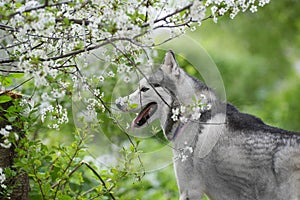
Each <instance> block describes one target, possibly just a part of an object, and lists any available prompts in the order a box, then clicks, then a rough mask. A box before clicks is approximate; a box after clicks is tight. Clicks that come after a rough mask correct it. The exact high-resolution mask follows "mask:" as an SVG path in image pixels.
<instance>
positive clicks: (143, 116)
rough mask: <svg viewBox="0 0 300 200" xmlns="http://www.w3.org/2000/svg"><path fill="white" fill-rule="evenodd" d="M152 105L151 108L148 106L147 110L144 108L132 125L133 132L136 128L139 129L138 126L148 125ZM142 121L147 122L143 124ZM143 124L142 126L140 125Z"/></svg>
mask: <svg viewBox="0 0 300 200" xmlns="http://www.w3.org/2000/svg"><path fill="white" fill-rule="evenodd" d="M151 107H152V106H151V105H150V106H147V107H146V108H144V109H143V110H142V111H141V112H140V113H139V114H138V116H137V117H136V118H135V119H134V120H133V122H132V125H131V128H132V130H134V128H135V127H138V126H141V125H143V124H144V123H146V121H147V119H148V117H147V116H148V115H149V112H150V110H151ZM142 120H145V122H141V121H142ZM140 123H142V124H140Z"/></svg>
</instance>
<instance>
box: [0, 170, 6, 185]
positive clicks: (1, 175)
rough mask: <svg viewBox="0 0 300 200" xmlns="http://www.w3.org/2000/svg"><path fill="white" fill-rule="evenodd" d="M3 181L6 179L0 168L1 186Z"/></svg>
mask: <svg viewBox="0 0 300 200" xmlns="http://www.w3.org/2000/svg"><path fill="white" fill-rule="evenodd" d="M5 180H6V177H5V174H4V172H3V168H1V167H0V184H3V183H4V181H5Z"/></svg>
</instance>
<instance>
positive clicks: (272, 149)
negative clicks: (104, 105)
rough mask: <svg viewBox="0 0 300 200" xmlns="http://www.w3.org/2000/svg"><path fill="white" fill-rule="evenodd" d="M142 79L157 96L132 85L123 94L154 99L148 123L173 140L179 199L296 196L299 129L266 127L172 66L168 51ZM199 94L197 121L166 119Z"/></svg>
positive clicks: (289, 199)
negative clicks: (205, 104) (205, 106)
mask: <svg viewBox="0 0 300 200" xmlns="http://www.w3.org/2000/svg"><path fill="white" fill-rule="evenodd" d="M148 80H149V82H148V83H146V81H145V80H144V81H143V83H142V84H148V87H149V88H151V87H150V86H153V85H154V84H156V85H158V84H159V85H160V86H159V87H157V88H151V90H155V89H157V91H156V92H159V94H160V96H158V95H157V94H156V93H155V92H153V91H152V93H149V94H151V95H150V96H151V97H150V96H147V94H142V95H141V92H140V91H139V90H137V91H136V92H135V93H133V94H131V95H129V98H130V99H131V100H134V99H136V100H135V102H145V103H144V104H147V103H149V102H151V101H153V99H157V102H158V107H159V109H157V110H158V111H156V112H159V113H158V114H157V115H156V114H154V115H153V119H152V118H150V119H149V123H151V121H153V120H154V118H160V121H161V126H162V128H163V131H164V134H165V136H166V138H167V139H169V140H171V141H172V143H173V145H174V168H175V173H176V178H177V183H178V188H179V193H180V200H187V199H189V200H200V199H201V198H202V197H203V195H204V194H206V195H207V196H209V197H210V199H211V200H297V199H300V133H296V132H290V131H286V130H282V129H279V128H275V127H271V126H268V125H266V124H265V123H264V122H263V121H262V120H261V119H259V118H257V117H255V116H252V115H248V114H244V113H241V112H239V111H238V110H237V109H236V108H235V107H234V106H233V105H231V104H228V103H224V102H220V101H219V100H218V99H217V98H216V96H215V94H214V93H213V91H212V90H211V89H210V88H208V87H207V86H206V85H205V84H203V83H202V82H200V81H199V80H197V79H195V78H193V77H191V76H189V75H188V74H186V73H185V72H184V71H183V70H182V69H181V68H179V67H178V65H177V63H176V60H175V57H174V54H173V53H172V52H168V53H167V55H166V58H165V61H164V63H163V65H162V66H161V68H160V69H159V70H158V71H157V72H156V74H154V75H153V76H151V77H148ZM150 92H151V91H150ZM134 94H135V95H134ZM137 94H139V96H140V97H138V95H137ZM200 94H205V95H206V96H208V100H209V103H211V104H212V109H211V110H208V111H204V112H203V113H202V115H201V118H200V119H199V120H198V121H197V122H193V121H189V122H187V123H186V124H184V125H182V124H180V123H177V122H174V121H172V120H170V116H171V114H172V113H171V109H172V108H173V107H176V106H177V107H178V106H179V105H184V104H188V103H190V102H191V98H192V96H193V95H195V96H199V95H200ZM153 96H155V97H153ZM149 98H151V100H149V101H148V100H147V99H149ZM160 98H165V101H166V102H165V103H164V102H163V101H162V100H161V99H160ZM167 104H168V105H167ZM118 107H119V108H120V109H121V110H123V111H130V110H128V108H127V107H126V106H121V105H118ZM140 108H142V105H140ZM135 111H136V110H135Z"/></svg>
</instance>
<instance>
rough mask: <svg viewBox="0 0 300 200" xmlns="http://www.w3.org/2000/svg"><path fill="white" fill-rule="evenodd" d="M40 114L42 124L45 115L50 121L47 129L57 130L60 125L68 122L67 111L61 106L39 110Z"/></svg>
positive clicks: (51, 106) (50, 106)
mask: <svg viewBox="0 0 300 200" xmlns="http://www.w3.org/2000/svg"><path fill="white" fill-rule="evenodd" d="M40 113H41V120H42V122H44V121H45V119H46V117H47V115H49V117H50V120H49V124H48V128H53V129H59V126H60V125H61V124H64V123H68V122H69V118H68V111H67V109H66V108H63V107H62V106H61V105H57V106H53V105H49V106H48V107H45V108H43V109H41V111H40Z"/></svg>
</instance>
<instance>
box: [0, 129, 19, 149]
mask: <svg viewBox="0 0 300 200" xmlns="http://www.w3.org/2000/svg"><path fill="white" fill-rule="evenodd" d="M11 130H12V126H11V125H6V126H5V128H1V129H0V135H2V136H1V138H2V140H3V142H2V143H0V146H1V147H2V148H6V149H8V148H10V147H11V145H12V143H11V137H10V136H11V134H10V133H11ZM13 136H14V137H15V138H14V139H15V140H19V136H18V135H17V134H16V133H14V134H13ZM13 136H12V137H13Z"/></svg>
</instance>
